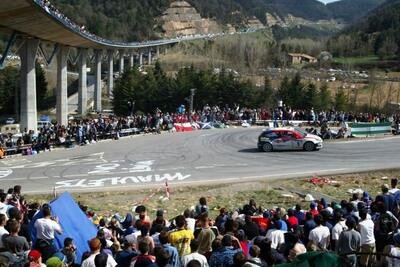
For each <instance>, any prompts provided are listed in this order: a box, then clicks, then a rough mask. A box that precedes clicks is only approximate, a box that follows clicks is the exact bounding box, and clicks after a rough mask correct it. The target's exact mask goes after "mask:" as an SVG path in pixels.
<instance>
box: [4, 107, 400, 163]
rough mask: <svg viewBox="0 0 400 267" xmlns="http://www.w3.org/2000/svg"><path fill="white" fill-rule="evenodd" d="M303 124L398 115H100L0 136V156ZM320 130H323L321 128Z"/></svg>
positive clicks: (207, 110) (209, 111)
mask: <svg viewBox="0 0 400 267" xmlns="http://www.w3.org/2000/svg"><path fill="white" fill-rule="evenodd" d="M292 120H300V121H306V122H308V123H309V124H310V125H321V127H323V126H325V127H327V123H331V124H334V125H335V124H339V123H343V122H391V123H393V124H395V125H399V124H400V115H399V114H392V115H386V114H370V113H351V112H341V111H334V110H330V111H319V112H317V111H314V110H313V109H311V110H292V109H290V108H287V107H282V108H276V109H265V108H258V109H252V108H248V107H238V106H236V107H228V106H224V107H219V106H209V105H205V106H204V107H203V108H202V109H201V110H197V111H195V112H193V113H192V114H191V115H190V116H189V115H188V114H187V112H186V111H185V109H184V107H183V108H182V107H180V108H178V110H177V111H176V112H175V113H168V112H166V113H163V112H162V111H160V110H158V109H157V110H156V111H155V112H154V113H153V114H142V115H132V116H127V117H117V116H114V115H104V114H103V115H102V114H100V115H99V116H98V117H97V118H94V119H83V120H71V121H69V123H68V125H60V124H57V123H55V124H54V125H52V124H47V125H44V126H43V127H41V128H40V129H39V131H38V133H34V132H33V131H27V129H25V130H24V132H23V133H22V134H21V135H18V136H15V135H14V136H13V135H12V134H0V147H1V148H2V151H0V156H2V154H3V155H4V154H14V153H23V154H36V153H40V152H42V151H46V150H50V149H51V148H52V147H55V146H64V147H67V148H71V147H73V146H74V145H85V144H89V143H94V142H97V141H99V140H102V139H110V138H112V139H119V137H120V136H124V135H130V134H136V133H160V132H161V131H175V128H174V124H175V123H187V122H190V123H191V125H192V127H194V128H196V129H207V127H205V126H209V127H214V126H215V127H221V125H225V124H227V125H229V124H234V125H242V124H241V123H242V122H245V123H246V125H247V126H250V125H256V124H257V125H266V121H273V122H274V126H277V125H278V122H281V123H282V125H288V124H289V121H292ZM321 129H322V128H321Z"/></svg>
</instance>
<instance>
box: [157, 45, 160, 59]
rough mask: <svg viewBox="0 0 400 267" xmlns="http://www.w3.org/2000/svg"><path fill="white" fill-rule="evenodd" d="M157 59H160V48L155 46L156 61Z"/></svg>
mask: <svg viewBox="0 0 400 267" xmlns="http://www.w3.org/2000/svg"><path fill="white" fill-rule="evenodd" d="M159 58H160V47H159V46H157V59H159Z"/></svg>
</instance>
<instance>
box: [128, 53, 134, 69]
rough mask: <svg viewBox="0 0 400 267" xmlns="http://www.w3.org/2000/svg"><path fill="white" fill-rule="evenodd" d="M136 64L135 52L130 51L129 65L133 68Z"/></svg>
mask: <svg viewBox="0 0 400 267" xmlns="http://www.w3.org/2000/svg"><path fill="white" fill-rule="evenodd" d="M134 65H135V59H134V54H133V52H130V54H129V67H130V68H131V69H132V68H133V66H134Z"/></svg>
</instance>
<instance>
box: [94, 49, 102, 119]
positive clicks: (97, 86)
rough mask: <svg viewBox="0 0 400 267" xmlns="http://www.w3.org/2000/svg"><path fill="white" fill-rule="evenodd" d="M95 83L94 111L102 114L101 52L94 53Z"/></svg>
mask: <svg viewBox="0 0 400 267" xmlns="http://www.w3.org/2000/svg"><path fill="white" fill-rule="evenodd" d="M94 57H95V68H96V70H95V71H96V73H95V83H94V110H96V111H98V112H101V89H102V88H101V50H95V51H94Z"/></svg>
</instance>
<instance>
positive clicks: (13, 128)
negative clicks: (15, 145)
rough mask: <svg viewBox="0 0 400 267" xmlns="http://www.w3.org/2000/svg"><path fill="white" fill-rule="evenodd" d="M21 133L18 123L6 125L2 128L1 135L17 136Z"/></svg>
mask: <svg viewBox="0 0 400 267" xmlns="http://www.w3.org/2000/svg"><path fill="white" fill-rule="evenodd" d="M20 132H21V129H20V125H19V124H18V123H16V124H6V125H4V126H2V127H1V133H5V134H9V133H10V134H16V133H20Z"/></svg>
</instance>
